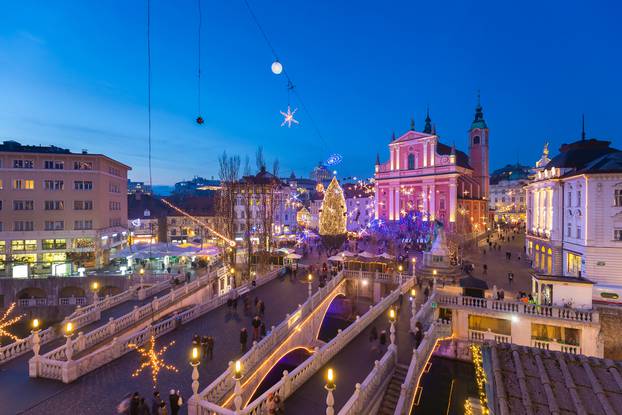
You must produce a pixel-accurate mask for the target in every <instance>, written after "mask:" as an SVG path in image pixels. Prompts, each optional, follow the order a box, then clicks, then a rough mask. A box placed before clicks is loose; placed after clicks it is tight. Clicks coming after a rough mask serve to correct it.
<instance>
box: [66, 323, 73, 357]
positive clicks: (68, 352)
mask: <svg viewBox="0 0 622 415" xmlns="http://www.w3.org/2000/svg"><path fill="white" fill-rule="evenodd" d="M74 330H75V327H74V326H73V323H72V322H71V321H69V322H67V324H66V325H65V338H66V339H67V343H65V356H66V357H67V361H68V362H69V361H71V357H72V356H73V340H72V339H71V336H72V335H73V331H74Z"/></svg>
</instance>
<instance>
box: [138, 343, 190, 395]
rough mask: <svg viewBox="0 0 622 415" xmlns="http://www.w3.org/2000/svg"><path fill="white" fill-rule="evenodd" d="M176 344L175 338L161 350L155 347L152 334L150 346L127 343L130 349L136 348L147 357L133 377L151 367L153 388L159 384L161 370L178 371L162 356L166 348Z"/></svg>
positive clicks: (142, 355)
mask: <svg viewBox="0 0 622 415" xmlns="http://www.w3.org/2000/svg"><path fill="white" fill-rule="evenodd" d="M174 344H175V340H173V341H172V342H170V343H169V344H168V345H167V346H164V347H162V348H161V349H160V350H156V348H155V336H153V335H152V336H151V338H150V339H149V348H148V349H146V348H144V347H140V346H138V345H137V344H134V343H130V344H128V345H127V347H129V348H130V349H134V350H136V351H137V352H138V354H140V356H141V357H142V358H143V359H145V361H144V362H142V363H141V365H140V366H139V367H138V369H136V370H135V371H134V372H133V373H132V377H134V378H135V377H137V376H139V375H140V374H141V372H142V371H143V370H144V369H147V368H151V380H152V382H153V388H154V389H155V387H156V386H157V384H158V374H159V373H160V370H162V369H165V370H169V371H171V372H175V373H178V372H179V370H178V369H177V368H176V367H175V366H173V365H171V364H168V363H166V361H165V360H164V359H163V358H162V355H163V354H164V353H165V352H166V350H167V349H168V348H169V347H171V346H172V345H174Z"/></svg>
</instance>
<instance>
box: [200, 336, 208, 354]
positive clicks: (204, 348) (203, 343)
mask: <svg viewBox="0 0 622 415" xmlns="http://www.w3.org/2000/svg"><path fill="white" fill-rule="evenodd" d="M201 356H203V358H204V359H205V358H206V357H207V336H203V337H201Z"/></svg>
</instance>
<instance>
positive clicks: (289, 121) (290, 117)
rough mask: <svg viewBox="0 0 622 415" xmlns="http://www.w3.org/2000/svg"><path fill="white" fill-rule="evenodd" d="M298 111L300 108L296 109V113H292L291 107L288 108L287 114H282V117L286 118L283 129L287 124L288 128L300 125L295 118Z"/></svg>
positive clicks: (282, 124)
mask: <svg viewBox="0 0 622 415" xmlns="http://www.w3.org/2000/svg"><path fill="white" fill-rule="evenodd" d="M296 111H298V108H296V109H294V111H292V109H291V108H290V107H289V105H288V106H287V112H283V111H280V112H281V115H282V116H283V117H284V119H283V122H282V123H281V127H283V126H284V125H285V124H287V128H291V126H292V123H294V124H300V123H299V122H298V120H296V119H295V118H294V114H295V113H296Z"/></svg>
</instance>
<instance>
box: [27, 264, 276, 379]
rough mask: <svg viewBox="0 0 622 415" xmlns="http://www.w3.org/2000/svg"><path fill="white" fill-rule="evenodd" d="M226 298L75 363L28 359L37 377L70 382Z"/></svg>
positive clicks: (114, 340) (261, 280)
mask: <svg viewBox="0 0 622 415" xmlns="http://www.w3.org/2000/svg"><path fill="white" fill-rule="evenodd" d="M277 274H278V270H274V271H270V272H269V273H268V274H266V275H263V276H262V277H260V278H257V280H256V286H260V285H263V284H265V283H266V282H268V281H270V280H271V279H273V278H274V277H275V276H276V275H277ZM211 275H212V274H210V276H211ZM208 277H209V276H207V275H206V276H205V278H199V279H197V280H195V281H193V282H198V281H204V280H207V278H208ZM190 284H192V283H189V284H186V286H188V285H190ZM249 284H250V283H247V284H245V285H243V286H241V287H238V288H239V289H242V288H245V287H246V288H251V287H247V286H248V285H249ZM181 290H184V288H183V287H182V288H181ZM171 294H173V293H169V294H167V295H171ZM228 297H229V295H228V293H225V294H222V295H217V294H215V293H213V294H212V298H210V299H209V300H207V301H205V302H202V303H199V304H197V305H195V306H194V307H192V308H190V309H188V310H185V311H183V312H180V313H176V314H174V315H173V316H171V317H169V318H167V319H165V320H163V321H160V322H158V323H157V324H154V325H152V326H149V327H146V328H143V329H139V330H136V331H132V332H130V333H127V334H125V335H123V336H120V337H119V338H116V337H113V338H112V341H111V342H109V343H107V344H106V345H104V346H102V347H99V348H97V349H95V350H94V351H93V352H91V353H89V354H87V355H85V356H83V357H81V358H79V359H77V360H69V361H67V360H56V359H50V358H48V357H45V356H39V357H38V358H33V359H31V362H30V364H31V366H36V367H37V371H36V372H37V375H38V376H39V377H45V378H49V379H55V380H60V381H62V382H64V383H70V382H73V381H74V380H76V379H78V378H79V377H81V376H83V375H85V374H87V373H89V372H91V371H93V370H95V369H97V368H99V367H101V366H103V365H105V364H107V363H109V362H111V361H113V360H115V359H117V358H119V357H120V356H122V355H124V354H126V353H128V352H130V351H131V350H133V349H132V348H130V347H129V345H130V344H136V345H142V344H145V343H146V342H147V341H148V340H149V339H150V338H151V336H154V337H156V338H157V337H160V336H162V335H164V334H166V333H169V332H171V331H173V330H174V329H175V328H176V327H177V326H178V325H180V324H185V323H187V322H189V321H192V320H194V319H195V318H197V317H200V316H202V315H203V314H205V313H207V312H209V311H211V310H213V309H215V308H217V307H219V306H221V305H223V304H224V303H226V302H227V298H228ZM168 301H169V302H168V304H170V302H172V301H175V297H174V295H171V299H169V300H168ZM152 303H153V302H152ZM152 303H150V304H152ZM35 359H36V360H35ZM31 376H32V373H31Z"/></svg>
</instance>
